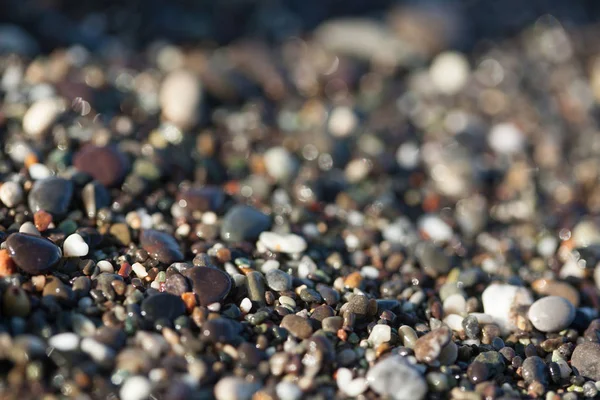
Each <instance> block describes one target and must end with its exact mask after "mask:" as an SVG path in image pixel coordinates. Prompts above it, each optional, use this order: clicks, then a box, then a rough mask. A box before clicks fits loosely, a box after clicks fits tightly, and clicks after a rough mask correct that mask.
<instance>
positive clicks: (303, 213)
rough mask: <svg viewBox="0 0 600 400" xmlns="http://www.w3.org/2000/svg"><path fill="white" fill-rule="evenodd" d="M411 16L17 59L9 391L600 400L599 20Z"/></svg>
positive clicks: (8, 202) (1, 362)
mask: <svg viewBox="0 0 600 400" xmlns="http://www.w3.org/2000/svg"><path fill="white" fill-rule="evenodd" d="M442 17H443V16H440V15H436V18H438V19H436V20H435V21H438V20H439V18H442ZM420 18H421V21H423V22H424V23H423V26H413V27H412V28H414V29H416V31H411V32H412V33H413V35H412V36H411V35H408V33H407V32H406V31H404V30H402V29H400V28H401V27H400V26H396V25H394V23H393V21H392V22H388V23H385V24H384V23H378V22H374V21H366V20H360V19H358V20H342V21H335V20H334V21H328V22H327V23H326V24H324V25H323V26H321V27H320V28H319V29H317V30H316V31H315V33H314V35H313V36H310V37H307V38H305V39H299V38H294V39H290V40H288V41H284V42H283V43H281V44H278V45H271V46H266V45H264V44H261V43H254V42H251V41H246V42H240V43H234V44H231V45H229V46H227V48H224V49H216V50H213V49H209V48H199V49H195V48H179V47H176V46H173V45H169V44H164V43H160V44H156V45H155V46H151V48H150V49H148V51H146V52H143V53H136V54H130V53H128V52H126V51H125V52H116V53H114V54H113V53H110V52H107V53H106V54H93V53H89V52H87V51H86V50H85V49H83V48H81V47H72V48H68V49H63V50H56V51H54V52H52V53H51V54H49V55H47V56H43V57H42V56H39V57H34V58H27V57H25V56H20V55H18V54H8V55H2V56H0V99H1V100H0V134H1V135H2V136H1V137H2V141H1V143H0V145H1V152H0V182H1V184H0V202H1V206H0V242H1V246H0V376H2V377H3V378H2V379H0V397H1V398H3V399H29V398H37V399H44V400H51V399H52V400H53V399H62V398H74V399H79V400H85V399H121V400H143V399H154V400H156V399H160V400H163V399H164V400H178V399H210V398H216V399H217V400H251V399H252V400H271V399H272V400H277V399H280V400H299V399H303V398H309V399H323V400H325V399H345V398H358V399H378V398H386V399H394V400H420V399H425V398H429V399H456V400H478V399H519V398H523V399H524V398H540V399H546V400H557V399H565V400H575V399H578V398H579V399H581V398H589V399H591V398H599V391H600V217H599V216H600V136H599V135H598V115H599V114H598V110H599V108H598V103H599V102H600V85H599V83H600V57H599V55H600V52H598V47H597V45H596V38H597V33H598V32H597V31H592V32H588V31H567V30H565V28H563V27H562V26H561V25H560V24H558V23H557V22H556V21H554V20H549V19H541V20H540V21H538V23H536V24H535V26H534V27H532V28H531V29H529V30H526V31H524V32H523V33H522V34H521V35H519V36H517V37H515V38H514V39H511V40H507V41H505V42H502V43H499V44H496V45H494V46H483V47H480V48H478V49H477V51H474V52H473V53H472V54H462V53H460V52H455V51H442V50H440V49H441V48H443V46H441V45H440V43H443V40H444V38H443V35H442V36H439V35H441V33H443V32H442V31H440V30H437V31H436V30H435V26H436V23H435V22H434V20H432V21H429V20H428V19H427V18H428V17H427V15H426V14H423V15H420ZM428 21H429V22H428ZM436 32H437V33H436ZM436 34H437V35H438V36H435V35H436ZM407 35H408V36H410V38H412V39H411V40H409V39H410V38H409V37H408V36H407ZM419 38H423V40H422V41H420V40H419ZM426 39H428V40H426ZM440 46H441V47H440ZM392 50H393V51H392Z"/></svg>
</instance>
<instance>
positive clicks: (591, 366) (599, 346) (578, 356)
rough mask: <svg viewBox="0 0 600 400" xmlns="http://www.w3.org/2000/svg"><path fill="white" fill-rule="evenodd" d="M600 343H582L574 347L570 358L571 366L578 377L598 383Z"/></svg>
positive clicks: (599, 379) (599, 375) (599, 374)
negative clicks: (575, 370)
mask: <svg viewBox="0 0 600 400" xmlns="http://www.w3.org/2000/svg"><path fill="white" fill-rule="evenodd" d="M599 360H600V343H597V342H583V343H580V344H578V345H577V347H575V351H573V355H572V356H571V366H573V367H575V368H576V369H577V372H579V375H581V376H583V377H584V378H587V379H591V380H593V381H600V362H599Z"/></svg>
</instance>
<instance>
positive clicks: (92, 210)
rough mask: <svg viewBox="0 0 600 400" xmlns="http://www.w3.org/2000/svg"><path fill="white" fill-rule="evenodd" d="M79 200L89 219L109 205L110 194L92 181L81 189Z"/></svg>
mask: <svg viewBox="0 0 600 400" xmlns="http://www.w3.org/2000/svg"><path fill="white" fill-rule="evenodd" d="M81 199H82V200H83V206H84V207H85V211H86V213H87V215H88V217H90V218H95V217H96V213H97V212H98V210H100V209H102V208H106V207H108V206H109V205H110V194H109V193H108V191H107V190H106V188H105V187H104V186H103V185H101V184H100V183H99V182H96V181H92V182H90V183H88V184H86V185H85V186H84V187H83V190H82V191H81Z"/></svg>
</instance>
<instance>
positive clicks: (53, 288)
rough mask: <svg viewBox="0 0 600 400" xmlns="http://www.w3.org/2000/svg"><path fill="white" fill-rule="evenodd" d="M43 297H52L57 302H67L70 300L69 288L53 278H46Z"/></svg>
mask: <svg viewBox="0 0 600 400" xmlns="http://www.w3.org/2000/svg"><path fill="white" fill-rule="evenodd" d="M42 295H43V296H53V297H55V298H56V299H57V300H63V301H66V300H69V299H70V298H71V287H70V286H68V285H65V284H64V283H63V282H62V281H61V280H60V279H58V278H57V277H55V276H51V277H48V278H46V285H45V286H44V290H43V291H42Z"/></svg>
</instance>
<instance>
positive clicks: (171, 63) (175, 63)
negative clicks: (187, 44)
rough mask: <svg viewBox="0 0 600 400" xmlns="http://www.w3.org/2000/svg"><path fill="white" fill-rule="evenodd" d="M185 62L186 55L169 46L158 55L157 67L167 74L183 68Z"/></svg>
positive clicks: (163, 48)
mask: <svg viewBox="0 0 600 400" xmlns="http://www.w3.org/2000/svg"><path fill="white" fill-rule="evenodd" d="M183 62H184V54H183V53H182V52H181V50H180V49H179V48H178V47H176V46H171V45H167V46H164V47H162V48H161V49H160V50H159V51H158V54H157V55H156V65H158V67H159V68H160V69H161V70H162V71H165V72H169V71H173V70H175V69H178V68H181V67H182V66H183Z"/></svg>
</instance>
